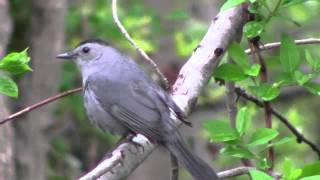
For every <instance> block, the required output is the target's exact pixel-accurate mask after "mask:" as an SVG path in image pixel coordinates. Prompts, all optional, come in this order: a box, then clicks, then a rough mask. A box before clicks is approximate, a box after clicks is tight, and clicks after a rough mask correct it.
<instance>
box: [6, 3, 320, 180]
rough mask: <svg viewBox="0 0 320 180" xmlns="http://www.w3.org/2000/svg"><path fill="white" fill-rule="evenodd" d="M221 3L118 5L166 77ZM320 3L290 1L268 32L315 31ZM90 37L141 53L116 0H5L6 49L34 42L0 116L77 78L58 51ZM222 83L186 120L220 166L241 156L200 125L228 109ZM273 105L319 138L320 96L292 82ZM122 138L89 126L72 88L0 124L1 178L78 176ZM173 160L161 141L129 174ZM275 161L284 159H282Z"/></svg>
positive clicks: (273, 63)
mask: <svg viewBox="0 0 320 180" xmlns="http://www.w3.org/2000/svg"><path fill="white" fill-rule="evenodd" d="M222 3H223V2H222V1H218V0H216V1H214V0H161V1H159V0H135V1H129V0H127V1H125V0H122V1H120V2H119V5H118V6H119V7H118V8H119V10H118V11H119V16H120V19H121V21H122V22H123V24H124V26H125V27H126V28H127V30H128V31H129V33H130V34H131V35H132V37H133V38H134V39H135V41H136V42H137V43H138V44H139V45H140V47H141V48H142V49H144V50H145V51H146V52H147V53H149V54H150V55H151V57H152V58H153V59H155V60H156V63H157V64H159V67H160V68H161V69H162V71H163V72H164V74H165V75H166V76H167V77H168V78H169V80H170V82H174V80H175V77H176V75H177V72H178V70H179V68H180V67H181V65H182V64H183V63H184V62H185V60H186V59H187V58H188V57H189V56H190V55H191V53H192V50H193V49H194V48H196V46H197V44H198V42H199V40H200V39H201V38H202V36H203V35H204V33H205V32H206V30H207V28H208V26H209V23H210V21H211V20H212V19H213V17H214V16H215V15H216V14H217V13H218V11H219V7H220V6H221V4H222ZM319 12H320V3H319V2H318V1H308V2H307V3H304V4H300V5H295V6H291V7H290V8H288V9H284V10H283V12H282V13H283V14H285V15H286V16H287V17H291V19H289V20H288V19H284V18H281V16H280V17H278V18H275V19H274V20H273V21H272V23H271V24H269V26H268V28H267V30H266V32H265V33H264V34H263V36H262V41H263V42H265V43H267V42H272V41H278V40H279V37H280V35H281V32H287V33H289V34H290V35H292V36H293V37H295V38H297V39H299V38H306V37H319V35H320V32H319V29H320V21H319V15H320V13H319ZM87 38H101V39H104V40H107V41H109V42H110V43H111V44H113V45H115V46H116V47H119V48H120V49H122V50H123V51H125V52H126V53H127V54H130V55H132V56H133V57H134V58H135V59H139V58H140V57H139V56H138V55H137V53H136V52H135V51H134V49H133V48H132V47H131V46H130V44H129V43H128V42H127V41H126V40H125V39H124V37H123V35H122V34H121V33H120V32H119V30H118V28H117V27H116V26H115V25H114V23H113V19H112V15H111V1H110V0H94V1H85V0H69V1H67V0H46V1H43V0H10V1H8V0H0V55H1V56H3V55H4V54H6V52H7V51H8V52H11V51H21V50H23V49H25V48H26V47H29V53H30V55H31V58H32V60H31V67H32V69H33V72H32V73H28V74H27V75H25V76H23V77H15V78H16V79H17V80H18V81H19V87H20V97H19V99H4V97H3V96H2V95H0V107H1V108H0V117H3V116H5V115H6V114H8V113H9V112H14V111H17V110H19V109H21V108H22V107H25V106H27V105H30V104H32V103H35V102H37V101H39V100H41V99H44V98H46V97H48V96H51V95H54V94H56V93H57V92H59V91H64V90H68V89H71V88H74V87H78V86H80V85H81V79H80V75H79V73H78V71H77V69H76V66H75V65H74V64H73V63H72V62H62V61H59V60H56V59H55V55H56V54H58V53H59V52H62V51H65V50H67V49H70V48H72V47H74V46H76V45H77V44H78V43H79V42H81V41H82V40H85V39H87ZM308 49H310V51H311V52H312V53H313V54H314V55H316V56H317V57H320V56H319V55H320V54H319V51H318V49H319V47H318V46H316V45H313V46H308ZM278 54H279V53H278V51H277V50H274V52H271V53H268V54H265V56H266V59H267V63H268V66H270V68H272V70H273V71H275V72H276V71H277V66H278V65H279V57H278ZM146 70H147V71H149V72H150V70H149V69H148V68H146ZM270 74H273V72H272V73H270ZM275 74H276V73H275ZM271 78H272V77H271ZM224 93H225V90H224V88H223V87H219V86H218V85H216V84H215V83H214V82H213V80H212V81H211V82H210V83H209V85H208V86H207V87H206V89H205V90H204V92H203V95H202V96H201V97H200V98H199V101H198V106H197V107H196V108H195V109H194V111H193V113H192V115H191V116H190V118H189V120H190V121H192V122H193V128H188V127H184V128H182V129H181V131H182V132H183V133H184V134H185V137H186V139H187V140H188V142H189V143H190V145H191V147H192V148H193V149H194V150H195V151H196V152H197V153H198V154H199V155H200V156H201V157H202V158H203V159H205V160H206V161H207V162H208V163H210V164H212V166H213V167H215V168H216V169H217V170H223V169H229V168H231V167H236V166H239V165H240V164H241V162H240V161H239V160H238V159H236V158H230V157H225V156H219V155H218V151H219V148H220V146H219V144H218V145H217V144H215V145H213V144H210V143H208V142H207V141H206V140H205V138H204V136H203V131H202V128H201V122H202V121H204V120H209V119H217V118H225V117H227V111H226V108H225V95H224ZM247 105H248V106H249V107H250V110H251V111H252V112H254V114H255V116H254V122H255V126H257V127H258V126H260V127H261V126H263V124H264V122H263V116H262V113H263V111H262V110H259V109H256V108H255V106H254V105H253V104H250V103H248V104H247ZM273 105H274V106H275V107H276V108H278V109H279V110H280V111H281V112H283V114H284V115H285V116H286V117H288V119H290V120H291V121H292V123H293V124H294V125H295V126H296V127H298V128H299V130H301V132H303V133H304V134H305V136H307V137H310V138H311V139H312V140H313V141H314V142H316V143H317V144H319V143H320V140H319V134H318V133H317V132H318V130H319V129H320V128H319V126H318V125H317V120H318V117H319V113H318V107H319V98H317V97H316V98H315V96H313V95H310V94H308V93H306V92H305V91H304V90H302V89H299V88H294V87H291V88H287V89H286V90H285V91H283V92H282V95H281V97H280V99H279V101H277V102H274V103H273ZM274 122H275V123H274V124H275V125H274V126H275V127H277V128H279V130H280V132H281V136H291V134H290V132H289V131H288V130H287V129H286V128H285V127H283V126H282V124H280V123H279V122H278V121H277V120H274ZM117 140H118V138H117V137H113V136H111V135H109V134H105V133H103V132H102V131H100V130H99V129H96V128H94V127H93V126H91V124H90V123H89V121H88V119H87V116H86V114H85V113H84V108H83V102H82V96H81V94H77V95H72V96H70V97H67V98H64V99H61V100H59V101H58V102H55V103H51V104H50V105H47V106H44V107H41V108H40V109H38V110H35V111H33V112H31V113H29V114H27V115H26V116H24V117H22V118H20V119H19V120H17V121H15V122H14V123H7V124H5V125H3V126H1V127H0V152H4V153H6V154H7V156H6V157H8V159H5V160H3V159H1V160H0V161H1V164H4V165H5V166H7V167H11V169H12V171H11V170H10V171H8V172H5V173H2V174H0V179H2V178H1V177H5V179H26V180H43V179H51V180H68V179H75V178H77V177H79V176H81V175H82V174H83V173H85V172H87V171H88V170H90V169H91V168H92V167H94V166H95V165H96V164H97V163H98V162H99V161H100V159H101V158H102V157H103V156H104V154H106V152H107V151H108V150H109V149H110V148H111V147H113V145H114V144H115V143H116V142H117ZM284 157H290V158H291V159H293V160H294V162H295V163H296V164H297V165H302V164H304V163H307V162H309V161H312V160H314V159H316V157H315V154H313V153H312V152H311V151H310V149H309V147H307V146H306V145H304V144H302V145H298V144H296V143H295V142H292V143H289V144H286V145H285V146H281V147H279V148H276V160H277V161H279V162H282V161H283V158H284ZM169 167H170V166H169V155H168V153H167V152H166V150H164V149H159V148H158V149H157V150H156V152H154V153H153V154H152V155H151V156H150V157H149V158H148V159H147V160H146V161H145V162H144V163H142V164H141V165H140V166H139V167H138V168H137V170H136V171H135V172H134V173H133V174H132V175H130V177H129V178H128V179H130V180H148V179H153V180H163V179H168V178H169V174H170V171H169ZM277 168H279V169H281V168H282V167H278V166H277V165H276V169H277ZM9 169H10V168H9ZM240 178H241V177H240ZM240 178H239V179H240ZM242 178H243V179H247V177H242ZM181 179H190V176H189V175H188V174H187V173H186V172H185V171H184V170H182V171H181Z"/></svg>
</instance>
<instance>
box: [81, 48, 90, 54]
mask: <svg viewBox="0 0 320 180" xmlns="http://www.w3.org/2000/svg"><path fill="white" fill-rule="evenodd" d="M89 51H90V48H88V47H83V48H82V52H84V53H88V52H89Z"/></svg>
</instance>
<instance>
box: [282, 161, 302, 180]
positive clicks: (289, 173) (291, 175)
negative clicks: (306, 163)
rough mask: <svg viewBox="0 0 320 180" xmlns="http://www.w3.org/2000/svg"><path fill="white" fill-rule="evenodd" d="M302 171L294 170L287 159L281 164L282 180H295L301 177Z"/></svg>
mask: <svg viewBox="0 0 320 180" xmlns="http://www.w3.org/2000/svg"><path fill="white" fill-rule="evenodd" d="M301 173H302V170H301V169H297V168H295V166H294V164H293V163H292V161H291V160H290V159H288V158H286V159H285V160H284V163H283V178H284V179H287V180H295V179H298V177H299V176H300V175H301Z"/></svg>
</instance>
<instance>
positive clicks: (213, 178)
mask: <svg viewBox="0 0 320 180" xmlns="http://www.w3.org/2000/svg"><path fill="white" fill-rule="evenodd" d="M173 134H174V135H172V134H171V135H170V138H169V139H170V140H168V141H167V142H166V143H167V144H166V146H167V148H168V149H169V150H170V151H171V153H173V154H174V155H175V156H176V157H177V158H178V160H179V161H180V162H181V163H183V164H184V165H185V167H186V168H187V169H188V171H189V172H190V173H191V175H192V176H193V177H194V179H195V180H218V179H219V178H218V176H217V174H216V173H215V172H214V171H213V169H212V168H211V167H210V166H209V165H208V164H206V163H205V162H204V161H203V160H202V159H200V158H199V157H198V156H196V155H195V154H193V153H192V152H191V151H190V150H189V149H188V147H187V145H186V143H185V142H184V141H183V139H182V137H181V135H180V134H179V132H178V131H176V132H174V133H173Z"/></svg>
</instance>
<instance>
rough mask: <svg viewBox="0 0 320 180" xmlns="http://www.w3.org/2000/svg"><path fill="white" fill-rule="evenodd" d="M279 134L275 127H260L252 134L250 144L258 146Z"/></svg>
mask: <svg viewBox="0 0 320 180" xmlns="http://www.w3.org/2000/svg"><path fill="white" fill-rule="evenodd" d="M278 134H279V133H278V131H277V130H275V129H269V128H259V129H257V130H256V131H255V132H254V133H253V134H252V135H251V138H250V141H249V144H248V145H249V146H257V145H262V144H267V143H268V142H269V141H271V140H272V139H274V138H275V137H277V136H278Z"/></svg>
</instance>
